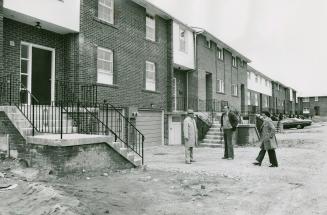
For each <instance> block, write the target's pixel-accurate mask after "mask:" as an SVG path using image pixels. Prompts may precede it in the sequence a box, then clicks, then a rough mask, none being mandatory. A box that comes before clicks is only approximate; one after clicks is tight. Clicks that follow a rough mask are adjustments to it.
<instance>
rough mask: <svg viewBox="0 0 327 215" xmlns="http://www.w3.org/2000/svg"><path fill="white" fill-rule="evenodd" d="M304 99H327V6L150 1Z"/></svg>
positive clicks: (270, 0) (279, 1)
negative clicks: (220, 43)
mask: <svg viewBox="0 0 327 215" xmlns="http://www.w3.org/2000/svg"><path fill="white" fill-rule="evenodd" d="M148 1H150V2H152V3H153V4H155V5H157V6H159V7H160V8H162V9H164V10H165V11H167V12H168V13H169V14H171V15H173V16H174V17H176V18H177V19H179V20H181V21H183V22H184V23H187V24H189V25H190V26H198V27H203V28H205V29H207V30H208V31H209V32H211V33H212V34H214V35H215V36H217V37H218V38H219V39H221V40H222V41H224V42H226V43H227V44H228V45H230V46H232V47H233V48H234V49H236V50H238V51H239V52H240V53H242V54H243V55H245V56H246V57H248V58H249V59H251V60H252V63H251V64H250V65H251V66H252V67H254V68H255V69H257V70H259V71H260V72H262V73H264V74H266V75H268V76H269V77H271V78H273V79H275V80H278V81H280V82H282V83H283V84H285V85H287V86H289V87H292V88H294V89H295V90H297V91H298V92H300V95H302V96H314V95H326V96H327V74H326V73H327V69H326V68H327V54H326V53H327V0H148Z"/></svg>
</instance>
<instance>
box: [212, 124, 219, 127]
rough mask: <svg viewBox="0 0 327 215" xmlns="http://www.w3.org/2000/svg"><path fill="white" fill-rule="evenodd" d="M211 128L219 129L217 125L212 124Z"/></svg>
mask: <svg viewBox="0 0 327 215" xmlns="http://www.w3.org/2000/svg"><path fill="white" fill-rule="evenodd" d="M211 128H220V125H219V124H212V126H211Z"/></svg>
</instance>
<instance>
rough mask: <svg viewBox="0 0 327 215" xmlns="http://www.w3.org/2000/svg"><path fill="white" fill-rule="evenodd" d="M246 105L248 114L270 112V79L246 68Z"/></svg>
mask: <svg viewBox="0 0 327 215" xmlns="http://www.w3.org/2000/svg"><path fill="white" fill-rule="evenodd" d="M247 80H248V81H247V82H248V91H247V98H248V100H247V105H248V110H249V112H250V113H260V112H261V111H270V112H272V110H273V109H272V107H273V106H272V104H273V100H272V79H270V78H269V77H268V76H266V75H264V74H263V73H261V72H259V71H257V70H256V69H254V68H252V67H250V66H248V71H247Z"/></svg>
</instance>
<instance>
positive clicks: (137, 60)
mask: <svg viewBox="0 0 327 215" xmlns="http://www.w3.org/2000/svg"><path fill="white" fill-rule="evenodd" d="M97 7H98V4H97V1H86V0H84V1H82V2H81V27H80V34H79V47H80V49H79V81H82V82H91V83H96V82H97V47H103V48H107V49H110V50H112V51H113V61H114V63H113V65H114V68H113V70H114V84H113V85H104V84H99V85H98V100H99V101H103V100H108V101H109V102H110V103H112V104H113V105H115V106H123V107H127V106H136V107H138V108H151V104H152V106H155V107H156V108H160V109H165V110H167V107H168V103H167V95H168V88H167V83H168V78H170V79H171V71H170V70H171V65H172V63H171V62H170V61H171V60H172V59H171V53H170V52H171V50H170V49H171V36H170V34H171V21H169V20H168V21H167V20H164V19H162V18H161V17H159V16H156V17H155V21H156V41H155V42H152V41H149V40H147V39H146V25H145V19H146V9H145V8H143V7H141V6H139V5H137V4H135V3H134V2H132V1H129V0H121V1H115V7H114V14H115V17H114V24H113V25H111V24H108V23H105V22H103V21H101V20H99V19H98V18H97ZM167 47H169V49H167ZM146 61H151V62H153V63H155V66H156V91H155V92H151V91H147V90H145V65H146V64H145V62H146ZM168 86H169V85H168ZM122 98H124V99H122Z"/></svg>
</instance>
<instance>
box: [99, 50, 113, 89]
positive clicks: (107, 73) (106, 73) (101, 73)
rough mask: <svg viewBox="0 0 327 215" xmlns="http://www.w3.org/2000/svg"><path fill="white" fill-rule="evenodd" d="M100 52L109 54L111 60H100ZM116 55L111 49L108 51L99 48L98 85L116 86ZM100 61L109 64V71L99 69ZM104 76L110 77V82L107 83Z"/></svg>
mask: <svg viewBox="0 0 327 215" xmlns="http://www.w3.org/2000/svg"><path fill="white" fill-rule="evenodd" d="M99 51H102V52H105V53H108V54H109V59H105V58H104V59H103V58H99ZM113 55H114V53H113V51H112V50H110V49H106V48H103V47H97V83H100V84H108V85H113V84H114V71H113V70H114V69H113V68H114V56H113ZM100 61H103V62H104V63H109V70H105V69H99V63H100ZM103 76H108V77H109V81H105V80H106V79H104V78H103Z"/></svg>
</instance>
